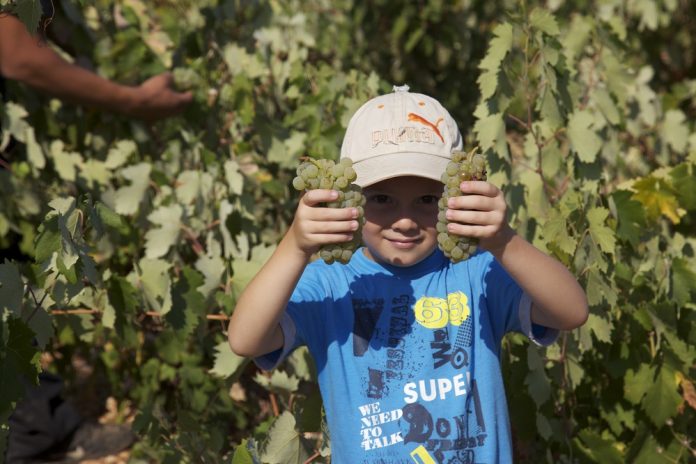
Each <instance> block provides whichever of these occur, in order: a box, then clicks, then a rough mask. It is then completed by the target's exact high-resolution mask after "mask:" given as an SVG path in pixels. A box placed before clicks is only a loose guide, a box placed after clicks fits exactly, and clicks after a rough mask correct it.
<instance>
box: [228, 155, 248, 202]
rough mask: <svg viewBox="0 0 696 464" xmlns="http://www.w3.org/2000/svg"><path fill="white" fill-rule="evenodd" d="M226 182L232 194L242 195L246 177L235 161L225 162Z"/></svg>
mask: <svg viewBox="0 0 696 464" xmlns="http://www.w3.org/2000/svg"><path fill="white" fill-rule="evenodd" d="M225 180H227V187H228V188H229V189H230V192H231V193H233V194H235V195H241V194H242V191H243V189H244V175H242V173H241V172H239V164H238V163H237V162H236V161H234V160H227V161H225Z"/></svg>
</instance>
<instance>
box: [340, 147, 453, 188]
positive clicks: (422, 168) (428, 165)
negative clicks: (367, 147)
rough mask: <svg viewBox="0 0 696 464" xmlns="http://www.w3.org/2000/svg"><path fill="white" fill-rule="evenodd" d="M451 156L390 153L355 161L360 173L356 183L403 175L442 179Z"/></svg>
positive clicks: (366, 184)
mask: <svg viewBox="0 0 696 464" xmlns="http://www.w3.org/2000/svg"><path fill="white" fill-rule="evenodd" d="M450 161H451V159H450V158H445V157H443V156H438V155H434V154H432V153H418V152H401V153H388V154H384V155H380V156H375V157H373V158H368V159H366V160H362V161H358V162H355V163H353V169H355V172H356V173H357V175H358V178H357V179H356V180H355V183H356V184H358V185H359V186H360V187H367V186H370V185H372V184H376V183H377V182H381V181H383V180H387V179H392V178H394V177H401V176H417V177H425V178H427V179H433V180H436V181H438V182H439V181H440V179H441V178H442V173H443V172H445V168H447V164H448V163H449V162H450Z"/></svg>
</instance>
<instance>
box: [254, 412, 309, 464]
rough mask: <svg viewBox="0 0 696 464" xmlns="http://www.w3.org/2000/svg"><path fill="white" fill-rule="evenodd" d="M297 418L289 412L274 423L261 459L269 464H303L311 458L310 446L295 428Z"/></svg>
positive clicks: (284, 413)
mask: <svg viewBox="0 0 696 464" xmlns="http://www.w3.org/2000/svg"><path fill="white" fill-rule="evenodd" d="M295 425H296V424H295V416H293V415H292V413H291V412H289V411H283V413H282V414H281V415H280V416H279V417H278V418H277V419H276V420H275V422H273V425H272V426H271V428H270V430H269V431H268V436H267V439H266V442H265V443H264V446H263V452H262V453H261V459H262V461H263V462H267V463H269V464H291V463H293V464H294V463H297V464H302V463H304V462H306V461H307V459H308V458H309V456H310V453H309V450H308V446H307V444H306V443H305V441H304V439H303V438H302V437H301V436H300V434H299V432H298V431H297V429H296V428H295Z"/></svg>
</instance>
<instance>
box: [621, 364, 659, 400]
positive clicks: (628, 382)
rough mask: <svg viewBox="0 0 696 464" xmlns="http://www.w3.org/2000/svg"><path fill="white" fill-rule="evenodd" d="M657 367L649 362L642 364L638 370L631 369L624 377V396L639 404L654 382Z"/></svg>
mask: <svg viewBox="0 0 696 464" xmlns="http://www.w3.org/2000/svg"><path fill="white" fill-rule="evenodd" d="M654 377H655V369H654V368H653V367H651V366H650V365H649V364H645V363H643V364H641V365H640V366H639V367H638V370H637V371H634V370H633V369H629V370H628V371H626V375H625V377H624V398H626V399H627V400H628V401H630V402H631V403H633V404H638V403H640V401H641V400H642V399H643V396H644V395H645V393H646V392H647V391H648V388H650V386H651V385H652V384H653V379H654Z"/></svg>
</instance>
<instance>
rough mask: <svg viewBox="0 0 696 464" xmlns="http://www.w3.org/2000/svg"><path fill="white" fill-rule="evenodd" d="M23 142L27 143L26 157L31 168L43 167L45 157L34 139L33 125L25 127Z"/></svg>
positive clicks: (44, 165)
mask: <svg viewBox="0 0 696 464" xmlns="http://www.w3.org/2000/svg"><path fill="white" fill-rule="evenodd" d="M25 143H26V144H27V159H28V160H29V164H31V166H32V168H33V169H43V168H44V167H46V157H45V156H44V153H43V149H42V148H41V145H39V143H38V142H37V141H36V134H35V133H34V128H33V127H27V132H26V138H25Z"/></svg>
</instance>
